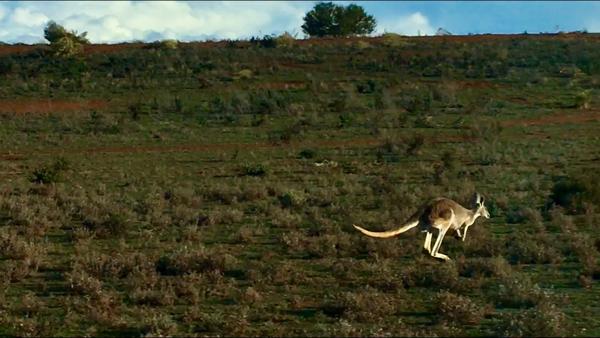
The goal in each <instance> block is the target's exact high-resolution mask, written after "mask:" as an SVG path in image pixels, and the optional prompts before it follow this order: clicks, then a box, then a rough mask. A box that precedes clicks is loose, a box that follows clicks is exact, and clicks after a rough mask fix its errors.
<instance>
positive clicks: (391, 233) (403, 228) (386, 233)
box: [352, 220, 419, 238]
mask: <svg viewBox="0 0 600 338" xmlns="http://www.w3.org/2000/svg"><path fill="white" fill-rule="evenodd" d="M418 224H419V220H410V221H408V223H406V224H404V225H403V226H401V227H400V228H398V229H395V230H388V231H383V232H374V231H369V230H367V229H364V228H361V227H359V226H358V225H354V224H353V225H352V226H353V227H355V228H356V229H357V230H358V231H360V232H362V233H363V234H365V235H367V236H371V237H378V238H388V237H393V236H396V235H399V234H401V233H403V232H406V231H408V230H410V229H412V228H414V227H416V226H417V225H418Z"/></svg>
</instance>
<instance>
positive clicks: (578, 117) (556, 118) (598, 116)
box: [502, 110, 600, 127]
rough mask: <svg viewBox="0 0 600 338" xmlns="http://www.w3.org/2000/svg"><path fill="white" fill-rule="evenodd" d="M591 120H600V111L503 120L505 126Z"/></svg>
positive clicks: (573, 122) (579, 122)
mask: <svg viewBox="0 0 600 338" xmlns="http://www.w3.org/2000/svg"><path fill="white" fill-rule="evenodd" d="M590 121H600V111H598V110H596V111H584V112H579V113H576V114H572V113H571V114H567V113H564V112H561V113H556V114H552V115H547V116H542V117H539V118H535V119H516V120H508V121H504V122H502V126H504V127H513V126H543V125H548V124H569V123H570V124H581V123H585V122H590Z"/></svg>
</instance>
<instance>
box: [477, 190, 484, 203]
mask: <svg viewBox="0 0 600 338" xmlns="http://www.w3.org/2000/svg"><path fill="white" fill-rule="evenodd" d="M475 203H477V204H479V205H482V204H483V196H481V194H479V193H478V192H476V193H475Z"/></svg>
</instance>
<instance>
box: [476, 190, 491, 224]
mask: <svg viewBox="0 0 600 338" xmlns="http://www.w3.org/2000/svg"><path fill="white" fill-rule="evenodd" d="M484 203H485V199H484V198H483V196H481V194H479V193H478V192H476V193H475V194H474V195H473V207H474V209H475V214H476V215H478V216H483V217H485V218H490V213H489V211H488V210H487V208H486V207H485V205H484Z"/></svg>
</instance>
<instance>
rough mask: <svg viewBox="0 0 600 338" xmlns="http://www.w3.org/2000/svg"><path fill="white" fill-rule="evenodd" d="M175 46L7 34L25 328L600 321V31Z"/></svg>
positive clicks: (11, 308) (490, 325) (11, 322)
mask: <svg viewBox="0 0 600 338" xmlns="http://www.w3.org/2000/svg"><path fill="white" fill-rule="evenodd" d="M52 27H53V28H52V29H50V30H49V34H50V33H52V34H50V35H49V36H48V37H52V39H53V40H50V39H49V41H50V42H51V43H52V41H58V40H57V39H60V36H63V37H64V36H68V37H70V38H71V39H75V41H79V40H77V38H76V37H83V36H82V35H79V34H77V33H75V32H70V33H69V32H67V31H66V30H65V29H64V28H61V27H60V26H58V25H57V26H52ZM361 34H362V33H361ZM56 37H59V38H56ZM84 42H85V41H84V40H81V41H79V42H78V43H81V44H83V43H84ZM170 44H171V45H172V42H168V41H162V42H158V43H151V44H145V45H143V44H140V43H131V44H119V45H102V46H98V45H93V44H87V45H85V49H84V50H82V49H78V48H74V50H76V51H78V52H77V54H75V55H73V54H69V53H66V54H65V55H71V56H67V57H51V56H50V55H48V54H47V51H48V50H50V51H52V48H54V47H48V46H44V45H34V46H25V45H23V46H10V45H3V46H1V47H2V53H0V79H1V80H2V81H0V145H2V146H1V147H0V148H1V149H0V336H142V335H147V336H158V335H162V336H166V335H172V336H223V335H239V336H332V335H334V336H453V335H454V336H481V335H486V336H520V335H523V336H531V335H534V336H538V335H543V336H564V335H567V336H571V335H573V336H578V335H582V336H598V335H600V326H599V325H598V323H597V320H596V313H595V312H594V311H592V310H593V309H595V308H596V307H597V303H598V300H599V299H598V296H597V295H598V290H599V287H600V284H599V282H600V270H599V268H598V267H599V266H600V265H599V259H600V237H599V233H598V231H597V224H598V221H599V220H600V215H599V214H598V213H599V211H600V208H598V205H600V192H599V190H598V188H599V186H600V185H599V184H598V182H599V181H598V178H597V177H598V175H597V174H596V171H597V169H598V151H597V149H599V147H600V144H599V142H600V140H599V138H598V136H597V135H599V132H600V124H599V123H598V121H597V120H598V114H597V113H598V112H597V111H596V108H597V107H596V105H597V104H598V102H596V101H597V99H596V96H595V94H596V92H597V90H598V88H597V87H598V77H599V76H600V67H599V65H600V64H599V63H598V62H596V61H594V60H599V59H600V48H599V47H600V40H598V37H597V36H596V35H595V34H593V33H588V34H580V35H571V34H564V35H562V34H561V35H534V34H528V35H512V36H493V35H492V36H487V35H485V36H481V35H475V36H444V37H407V36H399V35H394V34H390V33H388V34H384V35H383V36H381V37H359V36H353V37H348V38H333V37H327V38H323V39H294V38H293V37H291V35H289V36H288V35H282V36H279V37H276V36H272V35H268V36H266V37H265V36H262V34H261V37H257V38H254V39H250V40H238V41H209V42H203V43H197V42H194V43H187V42H178V43H177V44H176V48H172V47H173V46H169V45H170ZM80 51H85V53H79V52H80ZM72 56H76V57H72ZM473 191H480V192H481V193H482V194H483V195H485V196H486V205H488V208H489V211H490V213H491V216H492V217H491V219H489V220H486V221H483V222H482V221H477V223H476V224H474V225H473V226H471V227H470V228H469V232H468V236H467V238H466V240H465V241H462V240H461V239H460V238H455V236H454V233H448V234H447V235H446V237H445V238H444V242H443V249H444V253H446V254H448V255H449V256H450V257H452V258H453V259H454V260H453V261H452V262H449V263H442V262H438V261H437V260H434V259H432V258H430V257H429V256H428V255H425V254H423V253H422V250H423V248H422V243H423V242H422V240H423V237H422V236H423V234H421V233H416V231H413V232H408V233H406V234H403V235H402V236H399V237H396V238H391V239H386V240H374V239H372V238H367V237H365V236H363V235H361V234H360V233H358V232H356V231H355V230H354V229H353V228H352V227H351V225H352V224H360V225H364V226H365V227H367V228H369V229H373V230H383V229H391V228H393V227H394V226H395V225H398V224H400V223H401V222H403V221H405V220H406V219H407V218H408V217H409V216H410V215H411V213H413V212H414V211H415V210H414V208H415V207H416V206H417V205H418V204H419V203H420V202H422V201H423V200H427V199H428V198H431V197H434V196H446V197H449V198H452V199H455V200H457V201H460V202H461V203H462V202H465V204H464V205H465V206H466V205H468V203H466V202H467V201H468V197H469V196H470V195H471V194H472V192H473ZM412 236H419V240H418V241H417V240H415V238H414V237H412ZM584 329H585V331H584Z"/></svg>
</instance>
